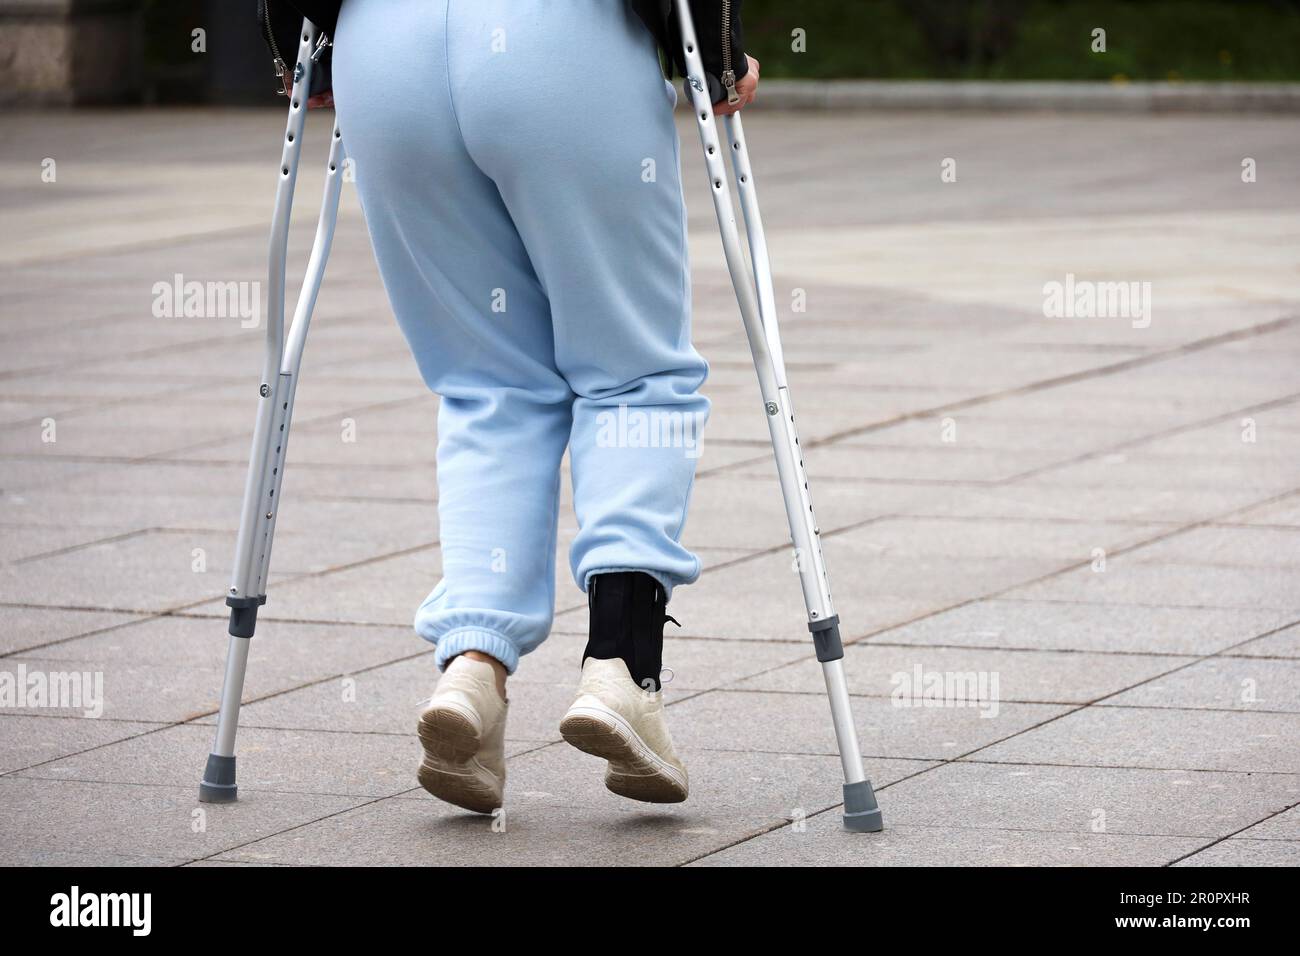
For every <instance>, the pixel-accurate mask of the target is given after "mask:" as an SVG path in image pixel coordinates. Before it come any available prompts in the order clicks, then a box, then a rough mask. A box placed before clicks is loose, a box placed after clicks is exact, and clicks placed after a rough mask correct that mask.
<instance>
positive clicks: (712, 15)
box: [257, 0, 749, 103]
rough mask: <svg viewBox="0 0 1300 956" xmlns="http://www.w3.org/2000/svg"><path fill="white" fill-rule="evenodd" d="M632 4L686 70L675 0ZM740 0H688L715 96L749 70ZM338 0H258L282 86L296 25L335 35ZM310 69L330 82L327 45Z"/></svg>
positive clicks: (288, 81) (317, 82)
mask: <svg viewBox="0 0 1300 956" xmlns="http://www.w3.org/2000/svg"><path fill="white" fill-rule="evenodd" d="M629 2H630V3H631V5H632V9H633V10H635V11H636V14H637V16H639V17H640V18H641V21H642V22H643V23H644V24H645V25H646V28H647V29H648V30H649V31H650V32H651V33H652V34H653V35H654V38H655V40H656V42H658V44H659V48H660V49H661V50H663V51H664V53H665V61H666V62H667V63H668V64H669V71H668V75H669V78H670V79H671V78H672V76H673V75H675V74H676V75H685V73H686V56H685V54H684V53H683V52H682V41H681V34H680V33H679V32H678V30H677V12H676V9H675V8H674V6H673V0H629ZM740 5H741V0H691V15H692V18H693V19H694V21H695V38H696V40H697V41H698V42H699V45H700V56H701V57H702V58H703V60H704V70H705V72H706V73H707V74H708V84H709V92H710V94H711V95H712V100H713V102H715V103H716V102H718V101H720V100H722V99H724V98H728V97H730V96H734V95H735V93H734V87H735V84H736V81H737V80H739V79H740V78H741V77H743V76H744V75H745V74H746V73H747V72H748V71H749V61H748V60H746V59H745V48H744V43H745V36H744V31H743V30H742V28H741V25H740ZM341 6H342V0H257V19H258V25H259V27H260V29H261V31H262V38H263V39H264V40H266V43H267V46H268V47H269V48H270V50H271V55H272V58H273V60H274V61H275V70H276V75H277V76H279V77H281V81H282V82H283V83H284V89H285V92H288V90H289V87H290V86H292V84H293V66H294V64H293V58H294V56H295V54H296V53H297V51H298V28H299V27H300V26H301V25H302V18H303V17H306V18H307V19H309V20H311V22H312V23H314V24H316V28H317V29H318V30H320V31H321V32H322V33H324V34H326V35H327V36H329V37H331V38H332V37H333V36H334V26H335V24H336V23H337V22H338V16H339V7H341ZM323 54H324V55H322V56H321V58H320V60H318V61H317V66H316V67H315V68H313V71H312V84H311V92H312V93H320V92H323V91H325V90H328V89H330V88H331V84H330V77H329V56H328V50H326V51H323Z"/></svg>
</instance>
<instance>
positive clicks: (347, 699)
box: [203, 649, 574, 741]
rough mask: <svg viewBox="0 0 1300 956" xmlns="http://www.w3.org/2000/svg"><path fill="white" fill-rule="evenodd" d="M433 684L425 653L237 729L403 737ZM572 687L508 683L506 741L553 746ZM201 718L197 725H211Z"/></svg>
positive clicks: (278, 701) (286, 702) (245, 720)
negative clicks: (544, 742) (254, 728)
mask: <svg viewBox="0 0 1300 956" xmlns="http://www.w3.org/2000/svg"><path fill="white" fill-rule="evenodd" d="M436 683H437V670H436V669H435V667H434V665H433V652H432V649H430V651H429V652H428V653H427V654H425V655H423V656H421V657H417V658H415V659H412V660H406V661H400V662H398V663H395V664H388V665H385V666H382V667H376V668H374V669H372V670H367V671H362V672H360V673H354V674H350V675H348V676H346V677H338V678H334V679H331V680H327V681H324V682H321V683H317V684H313V685H311V686H308V687H302V688H299V689H297V690H292V691H288V692H286V693H282V694H277V695H275V696H273V697H269V698H266V699H264V700H259V701H256V702H254V703H251V704H248V705H247V706H245V707H244V708H242V710H241V713H240V726H241V727H261V728H284V729H291V730H325V731H336V732H351V733H386V734H397V735H402V736H405V735H408V734H413V733H414V732H415V730H414V728H415V719H416V715H417V714H418V713H419V709H420V704H421V703H422V702H423V701H425V700H428V698H429V695H430V694H431V693H433V688H434V686H435V685H436ZM573 689H574V688H573V686H572V685H568V686H562V685H556V684H542V683H530V682H528V681H515V682H512V683H511V685H510V688H509V694H510V717H509V719H508V721H507V723H506V739H507V740H512V741H539V740H540V741H547V740H558V739H559V737H560V733H559V730H558V727H559V723H560V718H561V717H563V716H564V712H565V710H567V709H568V706H569V704H571V703H572V702H573ZM212 722H213V718H204V719H203V723H205V724H206V723H212Z"/></svg>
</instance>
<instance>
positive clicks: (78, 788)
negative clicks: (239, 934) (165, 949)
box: [0, 776, 362, 866]
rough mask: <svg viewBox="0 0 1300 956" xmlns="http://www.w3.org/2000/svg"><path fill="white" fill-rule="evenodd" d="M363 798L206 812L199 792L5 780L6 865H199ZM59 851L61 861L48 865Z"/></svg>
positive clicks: (258, 802)
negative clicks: (151, 861) (142, 861)
mask: <svg viewBox="0 0 1300 956" xmlns="http://www.w3.org/2000/svg"><path fill="white" fill-rule="evenodd" d="M361 799H362V798H356V797H333V796H323V795H319V794H288V793H264V792H253V793H250V794H248V795H247V796H246V797H245V798H244V799H241V800H240V801H239V802H237V803H233V804H223V805H220V806H203V805H200V804H199V802H198V788H197V786H195V787H187V788H184V789H178V788H175V787H141V786H135V785H128V784H120V783H81V782H78V781H60V780H38V779H29V778H26V777H20V776H7V777H0V807H3V812H0V865H4V866H21V865H32V864H42V863H46V862H62V863H66V862H68V860H69V858H76V859H78V860H79V861H82V860H85V861H98V860H102V859H104V858H106V857H123V856H127V857H131V856H136V857H153V858H163V859H169V860H177V861H184V860H193V859H197V858H199V857H201V856H207V855H211V854H214V853H219V852H221V851H222V850H226V849H230V848H231V847H235V846H239V845H240V844H242V843H245V842H248V841H250V840H256V839H258V838H259V837H262V836H266V835H269V834H271V833H276V832H279V831H281V830H284V829H286V828H288V827H293V826H298V825H300V824H303V823H306V822H308V821H310V820H315V819H319V818H321V817H324V816H326V815H328V814H331V813H338V812H339V811H341V810H345V809H347V808H349V807H351V806H355V805H357V804H358V803H360V802H361ZM196 811H197V812H198V814H201V815H198V814H196ZM199 826H204V827H206V829H202V830H200V829H198V827H199ZM51 850H53V851H55V853H56V858H55V860H53V861H48V860H47V858H46V855H47V853H49V851H51Z"/></svg>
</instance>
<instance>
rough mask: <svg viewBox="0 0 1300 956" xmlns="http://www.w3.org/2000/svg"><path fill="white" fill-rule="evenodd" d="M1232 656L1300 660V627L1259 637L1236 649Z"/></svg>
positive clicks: (1233, 650)
mask: <svg viewBox="0 0 1300 956" xmlns="http://www.w3.org/2000/svg"><path fill="white" fill-rule="evenodd" d="M1231 656H1233V657H1291V658H1300V627H1288V628H1284V629H1282V630H1280V631H1276V632H1275V633H1272V634H1265V635H1264V636H1263V637H1257V638H1255V640H1253V641H1251V642H1249V643H1248V644H1243V645H1242V646H1240V647H1234V648H1233V649H1232V654H1231Z"/></svg>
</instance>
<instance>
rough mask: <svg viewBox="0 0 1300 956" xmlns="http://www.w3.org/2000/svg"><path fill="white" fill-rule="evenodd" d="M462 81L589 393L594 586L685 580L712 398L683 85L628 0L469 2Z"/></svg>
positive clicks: (566, 354)
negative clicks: (679, 128)
mask: <svg viewBox="0 0 1300 956" xmlns="http://www.w3.org/2000/svg"><path fill="white" fill-rule="evenodd" d="M450 10H451V15H450V21H449V24H450V27H449V37H450V40H451V46H450V50H449V66H450V75H451V96H452V100H453V102H454V103H455V105H456V108H457V112H458V115H459V119H460V124H461V127H462V130H463V132H464V139H465V143H466V146H467V147H468V150H469V153H470V155H471V156H472V157H473V159H474V161H475V162H476V163H477V164H478V166H479V167H480V168H482V169H483V170H484V172H486V173H487V174H488V175H489V176H491V177H492V179H493V181H494V182H495V184H496V186H497V188H498V189H499V190H500V194H501V197H502V199H503V201H504V203H505V206H506V208H507V209H508V210H509V213H510V216H511V218H512V219H513V221H514V223H515V226H516V228H517V230H518V232H519V235H520V236H521V237H522V240H523V244H524V247H525V249H526V250H527V254H528V258H529V260H530V261H531V263H532V265H533V268H534V269H535V270H536V273H537V276H538V278H539V280H540V282H541V284H542V286H543V287H544V288H545V290H546V296H547V298H548V300H549V302H550V305H551V320H552V325H553V332H554V340H553V343H554V358H555V363H556V367H557V368H558V369H559V370H560V373H561V374H562V375H563V377H564V379H565V381H566V382H567V384H568V386H569V387H570V388H571V389H572V391H573V392H574V394H575V396H576V397H575V399H574V403H573V422H572V433H571V435H570V456H571V461H572V465H573V484H574V504H575V508H576V510H577V515H578V521H579V526H580V531H579V534H578V537H577V539H576V541H575V542H574V545H573V551H572V555H571V565H572V569H573V573H574V576H575V578H576V579H577V581H578V584H579V586H581V587H583V588H584V589H586V586H587V583H588V581H589V580H590V578H591V577H593V576H594V575H597V574H600V573H602V572H612V571H621V570H631V571H644V572H647V573H649V574H651V575H652V576H654V577H655V578H656V579H658V580H659V581H660V582H661V584H662V585H663V586H664V590H665V592H666V593H670V592H671V589H672V587H673V586H674V585H676V584H680V583H685V582H690V581H693V580H694V579H695V578H696V577H697V576H698V574H699V561H698V560H697V559H696V557H695V556H694V555H693V554H691V553H690V552H689V551H687V550H686V549H685V548H683V547H682V546H681V543H680V535H681V529H682V524H683V522H684V520H685V516H686V508H687V502H688V498H689V494H690V489H691V483H692V481H693V478H694V474H695V463H696V458H697V457H698V454H699V450H700V449H699V440H700V433H701V429H702V427H703V425H704V420H705V418H706V417H707V414H708V401H707V399H705V398H704V397H703V396H702V395H700V394H699V392H698V388H699V386H700V385H701V383H702V382H703V381H704V378H705V375H706V373H707V366H706V364H705V362H704V360H703V359H702V358H701V357H700V355H699V354H698V353H697V352H696V351H695V350H694V349H693V348H692V347H691V344H690V286H689V266H688V263H687V250H686V222H685V211H684V205H683V200H682V191H681V181H680V170H679V161H678V143H677V133H676V130H675V128H674V125H673V118H672V102H673V99H674V93H673V90H672V87H671V85H669V84H667V83H666V82H665V81H664V79H663V77H662V74H661V73H660V71H659V66H658V59H657V55H656V53H655V48H654V43H653V40H652V39H651V37H650V35H649V33H648V31H646V30H645V28H644V27H643V26H642V25H641V23H640V21H639V20H637V18H636V17H635V15H634V14H633V13H632V12H631V11H630V9H629V8H628V4H626V3H622V2H611V0H566V2H565V3H562V4H557V3H553V2H547V0H475V2H470V0H452V2H451V4H450Z"/></svg>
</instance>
